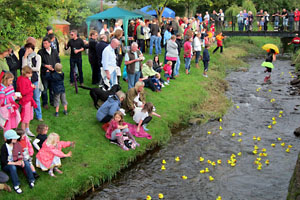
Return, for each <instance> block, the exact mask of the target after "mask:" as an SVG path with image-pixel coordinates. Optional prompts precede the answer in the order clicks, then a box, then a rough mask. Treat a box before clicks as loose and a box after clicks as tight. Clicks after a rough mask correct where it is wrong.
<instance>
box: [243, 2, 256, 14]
mask: <svg viewBox="0 0 300 200" xmlns="http://www.w3.org/2000/svg"><path fill="white" fill-rule="evenodd" d="M242 7H243V9H246V10H247V11H251V12H252V13H253V14H255V13H256V12H257V11H256V8H255V5H254V3H253V2H252V1H251V0H246V1H244V2H243V4H242Z"/></svg>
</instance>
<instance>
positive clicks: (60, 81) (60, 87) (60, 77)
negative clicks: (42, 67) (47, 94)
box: [46, 71, 65, 94]
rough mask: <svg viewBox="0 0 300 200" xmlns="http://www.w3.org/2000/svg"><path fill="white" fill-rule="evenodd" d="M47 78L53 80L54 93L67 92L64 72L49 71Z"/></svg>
mask: <svg viewBox="0 0 300 200" xmlns="http://www.w3.org/2000/svg"><path fill="white" fill-rule="evenodd" d="M46 78H47V79H48V80H50V81H51V87H52V89H53V92H54V94H61V93H64V92H65V86H64V73H63V72H61V73H58V72H56V71H54V72H51V73H50V72H47V73H46Z"/></svg>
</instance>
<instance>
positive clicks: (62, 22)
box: [51, 18, 70, 25]
mask: <svg viewBox="0 0 300 200" xmlns="http://www.w3.org/2000/svg"><path fill="white" fill-rule="evenodd" d="M51 24H57V25H70V23H69V22H67V21H66V20H63V19H60V18H53V19H51Z"/></svg>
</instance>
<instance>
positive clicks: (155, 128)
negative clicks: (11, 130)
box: [0, 37, 280, 200]
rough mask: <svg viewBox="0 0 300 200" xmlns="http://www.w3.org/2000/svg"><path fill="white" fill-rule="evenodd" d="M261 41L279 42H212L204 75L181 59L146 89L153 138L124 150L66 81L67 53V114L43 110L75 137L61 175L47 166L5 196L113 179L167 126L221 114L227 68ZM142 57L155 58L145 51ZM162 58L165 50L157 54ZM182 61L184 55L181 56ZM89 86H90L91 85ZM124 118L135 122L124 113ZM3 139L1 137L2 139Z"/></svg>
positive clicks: (83, 187)
mask: <svg viewBox="0 0 300 200" xmlns="http://www.w3.org/2000/svg"><path fill="white" fill-rule="evenodd" d="M265 43H275V44H277V45H279V43H280V40H279V39H273V38H259V37H257V38H256V37H253V38H246V37H243V38H242V37H236V38H227V39H226V41H225V45H224V46H225V48H224V53H223V54H220V53H219V52H217V53H215V54H212V51H213V49H214V48H215V46H212V47H211V48H210V50H209V51H210V53H211V62H210V67H209V72H208V76H209V77H208V78H205V77H203V76H202V72H203V64H202V63H201V65H200V66H201V67H200V68H199V69H196V68H195V64H194V61H192V64H191V74H190V75H186V74H185V73H184V64H183V62H182V63H181V68H180V76H179V77H178V78H177V79H176V80H172V81H171V83H170V85H169V86H166V87H165V88H163V90H162V92H160V93H155V92H152V91H150V90H149V89H146V96H147V101H150V102H153V103H154V105H155V107H156V111H157V113H159V114H160V115H161V116H162V117H161V118H154V119H153V121H152V122H151V123H150V124H149V125H148V128H149V129H150V131H149V133H150V134H151V135H152V139H151V140H148V139H146V138H138V139H137V141H138V142H139V143H140V144H141V146H140V147H138V148H137V149H136V150H130V151H123V150H121V148H119V147H118V146H116V145H113V144H110V143H109V141H108V140H107V139H106V138H105V133H104V131H103V130H102V128H101V126H102V124H100V123H99V122H98V121H97V120H96V109H95V108H94V106H93V103H92V100H91V98H90V96H89V91H88V90H83V89H80V88H79V93H78V94H76V93H75V89H74V87H71V86H70V85H69V83H68V82H69V81H68V80H69V57H67V56H64V57H62V64H63V67H64V68H63V71H64V73H65V86H66V94H67V100H68V102H69V105H68V108H69V115H67V116H65V115H63V113H62V111H61V112H60V113H59V114H60V115H59V117H55V116H54V113H55V110H54V108H53V107H51V108H50V109H49V110H43V118H44V120H45V123H46V124H47V125H49V133H50V132H56V133H58V134H59V135H60V136H61V140H70V141H75V142H76V147H75V148H74V149H66V150H65V152H68V151H69V150H72V151H73V156H72V157H71V158H65V159H62V168H61V169H62V171H63V172H64V173H63V174H62V175H60V174H58V175H57V177H56V178H53V177H50V176H49V175H48V173H47V172H42V171H40V170H38V173H39V174H40V178H39V179H38V180H37V182H36V186H35V187H34V189H29V187H28V186H27V184H26V180H25V178H24V177H23V176H21V177H22V180H21V187H22V189H23V191H24V193H23V194H22V195H21V196H20V195H17V194H16V193H14V192H12V193H7V192H2V193H1V197H2V198H3V199H4V198H5V199H20V198H21V199H28V200H29V199H30V200H32V199H43V200H47V199H49V200H50V199H51V200H52V199H70V198H74V197H75V195H80V194H83V193H85V192H86V191H88V190H90V189H91V188H94V187H95V186H99V185H100V184H102V183H103V182H105V181H109V180H111V179H112V178H113V177H114V176H115V175H116V174H117V173H118V172H119V171H120V170H121V169H123V168H126V167H127V166H128V165H129V164H130V162H133V161H134V160H135V159H136V158H137V156H139V155H142V154H145V153H146V152H147V150H150V149H152V148H154V147H157V146H160V145H164V144H165V143H167V142H168V139H169V138H170V137H171V130H172V129H176V128H177V127H179V126H181V125H186V124H187V122H188V120H189V119H190V118H193V117H197V116H198V117H199V116H201V120H200V122H205V121H207V120H208V119H211V118H213V119H217V118H219V117H221V116H222V115H223V114H225V112H226V110H227V109H228V108H229V106H230V105H231V103H230V101H229V100H228V99H227V98H226V97H225V95H224V91H225V90H226V88H227V87H228V85H227V83H226V82H225V81H224V80H223V79H224V78H225V76H226V74H227V73H228V72H229V71H232V70H237V69H239V68H240V67H247V66H248V64H247V63H246V62H245V61H244V58H251V57H253V56H256V55H265V52H264V51H263V50H262V49H261V46H262V45H263V44H265ZM145 57H146V60H147V59H153V57H150V56H149V55H148V54H145ZM160 60H163V56H162V55H161V56H160ZM182 61H183V59H182ZM83 69H84V77H85V80H84V81H85V84H86V85H87V86H91V84H90V83H91V68H90V65H89V63H88V59H87V56H83ZM91 87H92V86H91ZM121 87H122V90H123V91H127V83H126V82H124V81H123V80H121ZM125 121H126V122H130V123H133V120H132V118H131V117H130V116H129V115H127V116H126V117H125ZM37 125H38V122H37V121H36V120H33V121H32V124H31V130H35V128H36V126H37ZM0 140H1V143H3V139H0Z"/></svg>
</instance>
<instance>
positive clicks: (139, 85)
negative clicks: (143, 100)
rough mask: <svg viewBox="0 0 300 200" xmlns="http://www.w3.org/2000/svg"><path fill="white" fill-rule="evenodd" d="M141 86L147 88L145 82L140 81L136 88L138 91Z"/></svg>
mask: <svg viewBox="0 0 300 200" xmlns="http://www.w3.org/2000/svg"><path fill="white" fill-rule="evenodd" d="M141 86H145V83H144V82H143V81H138V82H136V83H135V85H134V88H135V89H136V90H138V89H139V87H141Z"/></svg>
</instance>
